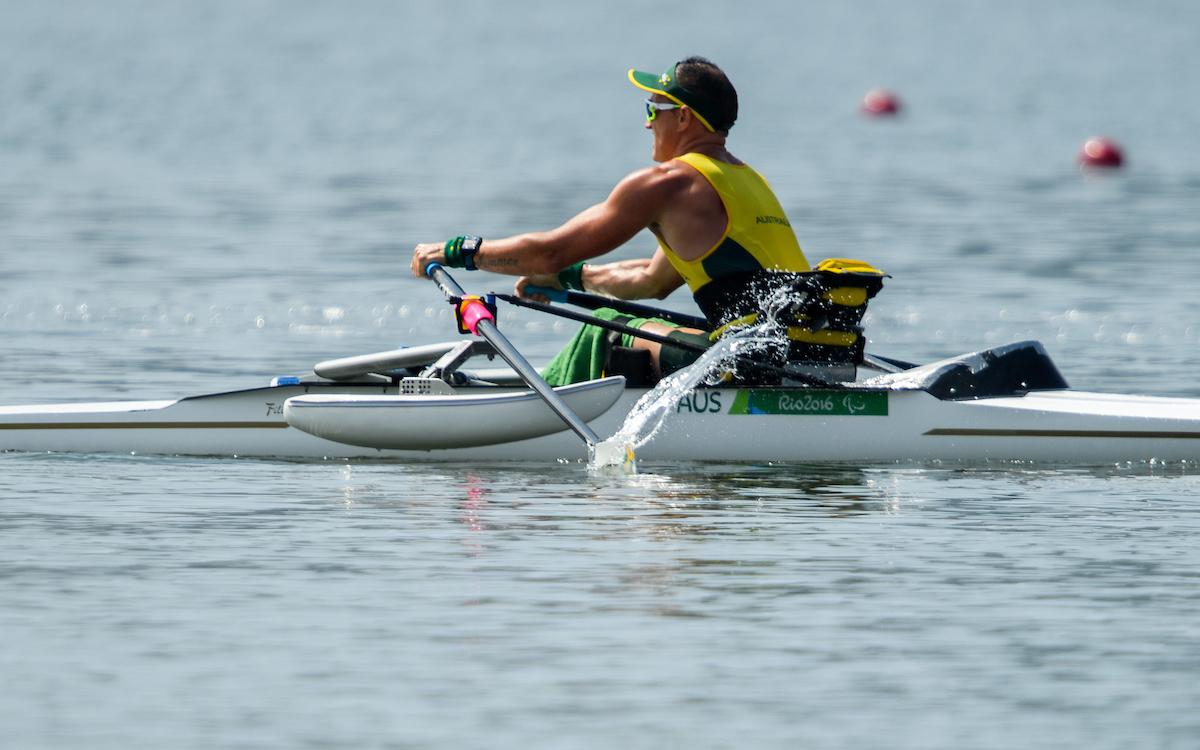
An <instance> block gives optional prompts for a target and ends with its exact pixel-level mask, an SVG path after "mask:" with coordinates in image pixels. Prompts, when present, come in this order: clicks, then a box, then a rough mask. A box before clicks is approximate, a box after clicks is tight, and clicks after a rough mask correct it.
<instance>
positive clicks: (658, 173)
mask: <svg viewBox="0 0 1200 750" xmlns="http://www.w3.org/2000/svg"><path fill="white" fill-rule="evenodd" d="M697 177H700V173H699V172H697V171H696V170H694V169H692V168H691V167H689V166H687V165H686V164H684V163H683V162H679V161H675V160H671V161H668V162H664V163H662V164H656V165H654V166H652V167H646V168H645V169H639V170H637V171H636V172H631V173H629V174H628V175H626V176H625V178H624V179H622V180H621V181H620V182H619V183H617V187H616V188H615V189H614V190H613V194H614V195H617V194H618V193H620V194H622V195H623V196H627V197H635V196H636V197H638V198H652V197H659V198H670V197H672V196H673V195H676V194H679V193H682V192H686V191H687V190H689V189H691V187H692V185H693V184H694V183H695V181H696V178H697ZM701 179H703V178H701Z"/></svg>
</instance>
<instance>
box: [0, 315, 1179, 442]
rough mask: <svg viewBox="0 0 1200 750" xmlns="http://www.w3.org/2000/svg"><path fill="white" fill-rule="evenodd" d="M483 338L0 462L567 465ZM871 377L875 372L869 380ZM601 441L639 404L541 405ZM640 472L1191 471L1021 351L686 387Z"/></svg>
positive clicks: (63, 407)
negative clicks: (1016, 465)
mask: <svg viewBox="0 0 1200 750" xmlns="http://www.w3.org/2000/svg"><path fill="white" fill-rule="evenodd" d="M495 353H496V352H495V351H494V349H493V347H492V345H491V344H490V343H489V342H487V341H484V340H483V339H480V338H474V337H472V338H468V339H464V340H461V341H459V342H457V343H447V344H435V345H427V346H418V347H412V348H408V349H398V350H395V351H389V352H381V353H378V354H371V355H364V356H358V357H351V358H346V359H338V360H331V361H327V362H322V363H320V364H318V365H316V367H314V370H313V372H312V373H310V374H307V375H305V376H294V377H293V376H289V377H280V378H275V379H274V380H273V381H272V382H271V384H270V385H268V386H265V387H260V388H249V389H244V390H235V391H228V392H223V393H213V394H207V395H202V396H191V397H188V398H182V399H178V400H165V401H130V402H108V403H89V404H59V405H35V406H4V407H0V450H7V451H61V452H77V453H139V454H176V455H197V456H234V455H236V456H260V457H282V458H293V459H320V458H370V459H393V460H398V461H460V460H469V461H490V460H531V461H543V460H550V459H559V458H567V459H579V458H583V457H585V454H586V447H585V445H584V444H583V443H581V442H580V441H579V440H577V439H576V438H575V437H574V436H572V435H571V434H570V433H569V432H567V431H566V430H567V425H566V424H564V423H563V422H562V421H561V420H560V419H558V417H557V416H556V415H555V413H554V412H553V411H552V410H551V409H550V408H549V407H548V406H547V404H546V403H545V402H544V401H543V400H542V399H541V398H539V397H538V396H535V395H534V393H533V392H532V391H531V390H530V389H529V388H528V387H527V386H526V385H525V383H524V382H522V379H521V378H520V377H518V375H517V373H515V372H513V371H512V370H509V369H505V368H496V367H490V368H488V369H475V370H470V369H466V368H465V367H464V365H465V364H467V363H468V362H469V360H471V359H472V358H478V357H482V356H491V355H493V354H495ZM873 367H874V368H877V369H873ZM555 390H556V393H557V394H558V395H559V397H561V399H562V401H563V402H564V403H566V404H567V405H568V407H569V408H570V409H572V410H574V411H575V412H576V413H577V414H578V416H579V417H581V418H582V419H584V420H585V421H586V422H587V423H588V424H589V425H590V427H591V428H592V429H593V430H595V432H596V433H597V434H599V435H601V436H607V435H610V434H612V433H613V432H614V431H615V430H617V429H618V427H619V426H620V425H621V424H622V422H623V421H624V419H625V416H626V415H627V414H628V413H629V411H630V410H631V409H632V408H633V406H634V404H635V403H636V402H637V400H638V399H639V398H640V397H641V396H642V395H643V394H644V393H645V392H646V389H645V388H629V387H625V382H624V379H623V378H621V377H611V378H604V379H600V380H594V381H588V382H585V383H578V384H575V385H572V386H567V387H563V388H558V389H555ZM638 458H639V459H640V460H642V461H686V460H704V461H854V462H881V461H884V462H890V461H904V460H945V461H973V460H987V459H1011V460H1030V461H1057V462H1073V463H1099V462H1112V461H1123V460H1143V459H1151V458H1156V459H1162V460H1198V459H1200V400H1196V399H1181V398H1157V397H1142V396H1125V395H1111V394H1102V393H1085V392H1079V391H1073V390H1070V389H1069V388H1068V387H1067V384H1066V382H1065V381H1064V380H1063V378H1062V376H1061V375H1060V374H1059V372H1058V370H1057V368H1056V367H1055V366H1054V364H1053V363H1052V362H1051V360H1050V358H1049V357H1048V356H1047V354H1046V352H1045V350H1044V349H1043V348H1042V347H1041V345H1040V344H1037V343H1036V342H1021V343H1017V344H1010V345H1008V346H1003V347H998V348H995V349H989V350H986V351H982V352H976V353H972V354H968V355H963V356H960V357H953V358H950V359H946V360H942V361H939V362H933V363H930V364H927V365H924V366H920V367H916V366H910V365H905V364H904V363H897V362H895V361H894V360H882V359H881V358H868V361H867V362H866V364H865V366H864V367H862V368H861V369H860V373H859V377H858V379H857V381H856V382H853V383H848V384H840V385H831V386H829V387H813V386H788V385H782V386H764V387H712V388H709V387H701V388H696V389H694V390H692V391H690V392H688V393H687V394H685V395H683V396H681V397H680V398H679V399H678V401H677V402H676V403H675V406H674V409H673V411H672V413H671V414H670V415H669V416H668V418H667V419H666V421H665V423H664V424H663V426H662V428H661V429H660V430H659V432H658V433H657V434H655V436H654V437H653V439H651V440H650V441H649V442H648V443H646V444H645V445H643V446H640V447H639V448H638Z"/></svg>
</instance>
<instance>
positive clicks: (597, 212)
mask: <svg viewBox="0 0 1200 750" xmlns="http://www.w3.org/2000/svg"><path fill="white" fill-rule="evenodd" d="M687 187H688V181H687V176H686V175H685V174H683V173H681V172H680V171H679V170H675V169H670V168H667V167H665V166H661V165H660V166H655V167H650V168H648V169H643V170H640V171H637V172H634V173H632V174H630V175H629V176H628V177H626V178H625V179H623V180H621V182H620V183H618V184H617V186H616V187H615V188H613V191H612V193H610V194H609V196H608V198H607V199H606V200H605V201H604V202H603V203H598V204H596V205H595V206H592V207H591V208H588V209H586V210H584V211H582V212H581V213H579V214H577V215H576V216H574V217H572V218H571V219H569V220H568V221H567V222H566V223H565V224H563V225H562V226H560V227H558V228H556V229H551V230H549V231H545V232H531V233H529V234H519V235H516V236H513V237H505V238H502V239H485V240H484V242H483V245H482V247H480V249H479V252H478V253H477V254H476V256H475V265H476V266H478V267H479V268H482V269H484V270H487V271H493V272H495V273H505V274H511V275H513V276H525V275H531V276H532V275H545V274H552V273H555V272H557V271H559V270H561V269H563V268H565V267H567V266H569V265H571V264H572V263H575V262H577V261H581V260H587V259H588V258H594V257H596V256H598V255H603V254H604V253H607V252H609V251H610V250H613V249H614V248H616V247H618V246H620V245H621V244H623V243H625V242H628V241H629V240H630V239H632V238H633V236H634V235H635V234H637V233H638V232H639V231H641V230H642V229H645V228H646V227H648V226H649V225H651V224H653V223H655V221H657V219H658V216H659V215H660V214H661V213H662V211H663V210H664V208H665V207H666V206H667V205H668V204H669V202H670V201H671V200H672V198H673V197H674V196H675V195H676V194H677V193H678V192H679V191H681V190H686V189H687ZM444 260H445V255H444V253H443V252H442V245H441V244H440V243H429V244H421V245H417V247H416V248H415V249H414V250H413V259H412V272H413V275H414V276H422V275H424V270H425V266H426V265H428V264H429V263H441V262H443V261H444Z"/></svg>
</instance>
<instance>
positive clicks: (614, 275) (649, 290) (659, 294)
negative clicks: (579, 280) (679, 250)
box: [583, 248, 683, 299]
mask: <svg viewBox="0 0 1200 750" xmlns="http://www.w3.org/2000/svg"><path fill="white" fill-rule="evenodd" d="M681 284H683V277H682V276H680V275H679V272H678V271H676V270H675V268H674V267H673V266H672V265H671V263H670V261H668V260H667V257H666V256H665V255H663V251H662V249H661V248H660V249H658V250H655V251H654V256H653V257H651V258H648V259H639V260H622V261H617V262H616V263H605V264H603V265H595V266H593V265H590V264H589V265H587V266H585V267H584V269H583V286H584V288H585V289H587V290H588V291H590V292H597V293H599V294H607V295H609V296H610V297H617V298H618V299H649V298H654V299H663V298H664V297H666V296H667V295H668V294H670V293H671V292H673V291H675V290H676V289H678V288H679V286H680V285H681Z"/></svg>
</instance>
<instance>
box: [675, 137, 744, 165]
mask: <svg viewBox="0 0 1200 750" xmlns="http://www.w3.org/2000/svg"><path fill="white" fill-rule="evenodd" d="M693 153H700V154H704V155H705V156H711V157H713V158H714V159H719V160H721V161H727V162H732V163H737V162H738V160H737V158H735V157H734V155H733V154H731V153H729V151H728V150H726V148H725V136H723V135H718V134H717V133H710V132H708V131H704V133H702V134H699V135H696V136H694V137H691V138H683V139H682V140H680V141H679V145H678V146H676V148H675V154H674V155H673V156H672V157H671V158H673V159H674V158H676V157H679V156H683V155H684V154H693Z"/></svg>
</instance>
